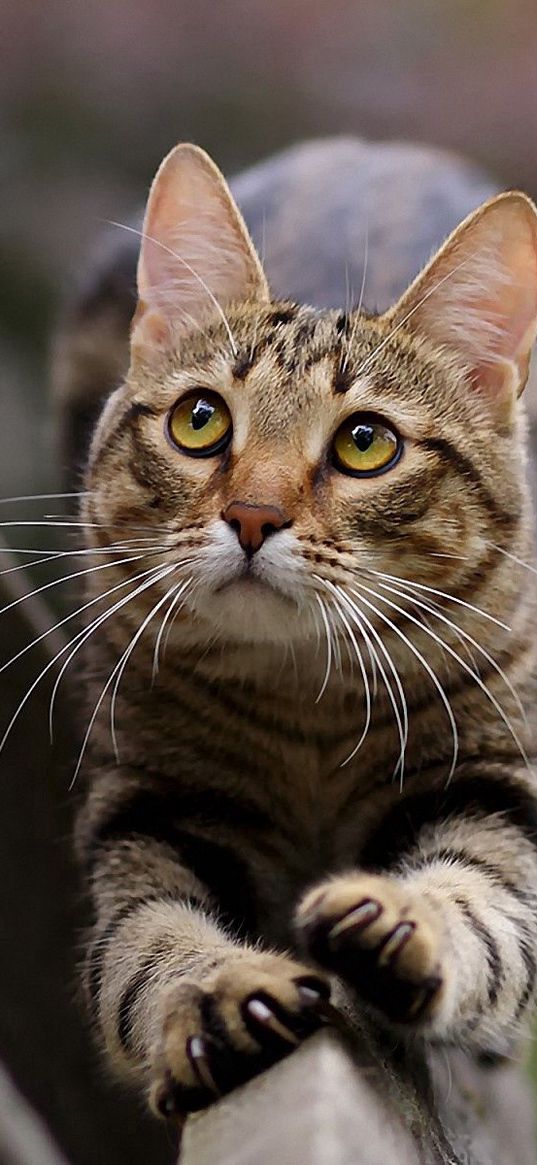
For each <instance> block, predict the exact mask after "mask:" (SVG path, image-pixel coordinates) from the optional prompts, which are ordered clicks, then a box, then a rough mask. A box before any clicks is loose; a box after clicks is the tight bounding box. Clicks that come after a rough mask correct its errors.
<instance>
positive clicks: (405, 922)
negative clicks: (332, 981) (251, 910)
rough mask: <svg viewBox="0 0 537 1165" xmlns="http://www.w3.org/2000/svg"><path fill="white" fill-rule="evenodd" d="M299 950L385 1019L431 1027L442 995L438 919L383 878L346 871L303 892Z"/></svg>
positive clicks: (403, 888) (404, 889)
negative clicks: (304, 950)
mask: <svg viewBox="0 0 537 1165" xmlns="http://www.w3.org/2000/svg"><path fill="white" fill-rule="evenodd" d="M296 922H297V928H298V932H299V935H300V939H301V942H302V945H303V946H304V947H305V949H306V950H307V951H308V952H309V954H310V955H312V956H313V958H314V959H315V961H316V962H317V963H319V964H321V965H322V966H323V967H325V968H326V969H327V970H329V971H332V972H333V973H334V974H336V975H339V976H340V977H341V978H342V979H344V980H345V981H346V982H347V983H349V984H350V985H351V986H352V987H353V988H354V989H355V990H356V991H357V992H358V993H359V994H360V995H361V996H362V998H363V999H365V1000H367V1002H369V1003H371V1004H372V1005H373V1006H374V1007H376V1008H378V1009H379V1010H380V1011H381V1012H383V1013H384V1015H385V1016H386V1017H387V1018H388V1019H389V1020H391V1021H392V1022H397V1023H406V1024H409V1023H414V1024H421V1025H427V1024H429V1025H430V1024H432V1023H434V1019H435V1016H437V1015H438V1013H439V1010H440V1009H441V1006H442V999H443V996H444V994H445V969H444V968H443V967H442V958H441V954H442V951H441V945H442V933H441V926H440V921H439V919H438V918H437V916H436V915H435V913H434V912H433V910H432V909H431V907H430V906H429V905H428V903H427V902H426V901H425V900H424V899H423V898H422V897H421V896H420V895H418V894H416V893H413V892H412V890H411V889H409V887H408V886H405V885H404V884H403V883H401V882H398V881H396V880H395V878H390V877H388V876H376V875H370V874H362V873H360V872H357V873H356V874H354V873H353V874H349V875H347V876H341V877H337V878H334V879H332V880H331V881H327V882H325V883H323V884H322V885H321V886H318V887H316V888H315V889H314V890H311V891H310V892H309V893H308V894H307V895H306V896H305V898H304V899H303V900H302V902H301V904H300V906H299V908H298V911H297V918H296Z"/></svg>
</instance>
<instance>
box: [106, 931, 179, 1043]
mask: <svg viewBox="0 0 537 1165" xmlns="http://www.w3.org/2000/svg"><path fill="white" fill-rule="evenodd" d="M169 950H170V948H169V945H168V944H167V945H166V946H165V947H164V946H163V945H162V943H159V944H158V945H157V944H155V946H154V947H153V949H152V951H151V954H150V955H149V956H148V957H147V958H146V959H144V962H143V963H142V965H141V967H139V969H138V971H137V972H136V974H135V975H133V977H132V979H131V980H130V981H129V983H127V986H126V988H125V990H124V991H123V993H122V995H121V999H120V1001H119V1004H118V1009H117V1019H116V1027H117V1034H118V1039H119V1042H120V1044H121V1046H122V1048H123V1050H124V1051H125V1052H127V1053H128V1054H129V1053H132V1052H133V1051H134V1048H133V1046H132V1013H133V1010H134V1008H135V1007H136V1004H137V1002H138V1000H139V998H140V995H141V993H142V991H143V990H144V989H145V988H146V987H147V986H148V984H149V983H150V982H151V980H152V979H153V978H154V975H155V965H158V961H159V959H160V957H161V956H162V955H166V954H169Z"/></svg>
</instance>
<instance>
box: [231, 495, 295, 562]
mask: <svg viewBox="0 0 537 1165" xmlns="http://www.w3.org/2000/svg"><path fill="white" fill-rule="evenodd" d="M222 517H223V519H224V522H227V523H228V525H229V526H231V529H232V530H234V531H235V533H236V535H237V538H238V539H239V542H240V544H241V546H242V548H243V550H244V551H245V553H246V554H247V555H248V557H249V558H251V557H252V554H255V552H256V550H259V549H260V547H261V546H262V545H263V543H264V541H265V538H268V536H269V534H275V533H276V531H277V530H281V529H283V527H286V526H290V525H291V522H290V521H288V520H287V519H286V517H285V514H283V513H282V511H281V510H280V509H279V508H278V506H258V505H255V504H252V503H251V502H232V503H231V505H229V506H228V507H227V509H225V510H224V512H223V514H222Z"/></svg>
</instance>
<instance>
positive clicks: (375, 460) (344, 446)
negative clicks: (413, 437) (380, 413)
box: [332, 413, 403, 477]
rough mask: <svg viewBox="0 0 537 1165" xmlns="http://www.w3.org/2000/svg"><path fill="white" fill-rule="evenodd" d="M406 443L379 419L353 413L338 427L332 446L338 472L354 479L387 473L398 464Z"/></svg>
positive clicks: (365, 414)
mask: <svg viewBox="0 0 537 1165" xmlns="http://www.w3.org/2000/svg"><path fill="white" fill-rule="evenodd" d="M402 451H403V443H402V441H401V438H400V437H399V435H398V434H397V433H396V432H395V431H394V429H392V428H390V427H389V425H387V424H386V422H385V421H383V420H382V419H381V418H380V417H375V416H374V415H373V414H371V413H353V415H352V416H351V417H347V420H346V421H344V422H343V424H342V425H340V426H339V429H338V431H337V433H336V435H335V437H334V442H333V446H332V452H333V462H334V465H335V466H336V469H339V470H341V472H342V473H348V474H351V476H353V477H373V476H374V475H375V474H377V473H386V471H387V470H388V469H392V467H393V466H394V465H396V463H397V462H398V461H399V458H400V456H401V453H402Z"/></svg>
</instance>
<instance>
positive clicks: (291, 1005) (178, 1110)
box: [150, 951, 330, 1118]
mask: <svg viewBox="0 0 537 1165" xmlns="http://www.w3.org/2000/svg"><path fill="white" fill-rule="evenodd" d="M329 994H330V987H329V984H328V983H327V982H326V980H325V979H323V978H322V977H321V976H319V975H316V974H314V973H313V972H312V971H311V969H308V968H307V967H305V966H303V965H302V964H301V963H297V962H294V961H293V960H291V959H288V958H286V957H285V956H283V955H272V954H264V953H262V952H256V951H244V952H241V953H240V954H238V955H235V954H233V955H232V956H231V957H228V958H226V960H225V962H222V963H221V964H220V965H219V968H218V969H217V970H215V971H213V972H212V973H211V974H209V975H207V976H206V977H204V978H203V979H201V980H200V982H199V983H194V982H192V981H191V980H190V981H189V980H185V979H184V980H179V981H178V982H177V983H175V984H174V985H173V986H169V987H168V988H167V989H166V991H165V994H164V996H163V1000H162V1010H161V1023H160V1038H159V1039H158V1041H157V1044H156V1046H155V1048H154V1050H153V1056H152V1072H151V1076H152V1084H151V1091H150V1103H151V1107H152V1108H153V1110H154V1111H155V1112H156V1113H158V1114H159V1115H161V1116H165V1117H168V1118H169V1117H172V1118H173V1117H175V1118H177V1117H178V1118H181V1117H183V1116H184V1115H186V1114H187V1113H189V1112H196V1111H198V1110H199V1109H202V1108H205V1107H206V1106H207V1105H209V1104H210V1103H211V1102H212V1101H214V1100H216V1099H217V1098H218V1097H219V1096H223V1095H224V1094H225V1093H226V1092H229V1091H231V1089H233V1088H235V1087H237V1086H238V1085H239V1084H243V1083H245V1081H246V1080H249V1079H250V1078H251V1077H252V1076H255V1075H257V1074H258V1073H259V1072H262V1071H263V1070H264V1069H265V1068H268V1067H269V1066H270V1065H271V1064H273V1063H274V1062H275V1061H276V1060H280V1059H282V1058H283V1057H284V1056H286V1055H288V1054H289V1052H291V1051H292V1050H293V1048H295V1047H296V1046H297V1044H299V1043H300V1042H301V1041H302V1040H303V1039H305V1038H306V1036H309V1035H311V1034H312V1032H313V1031H315V1029H316V1028H317V1027H318V1026H319V1023H320V1019H319V1017H318V1015H317V1014H316V1005H317V1004H319V1003H320V1001H321V1000H323V999H324V1000H326V999H328V996H329Z"/></svg>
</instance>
